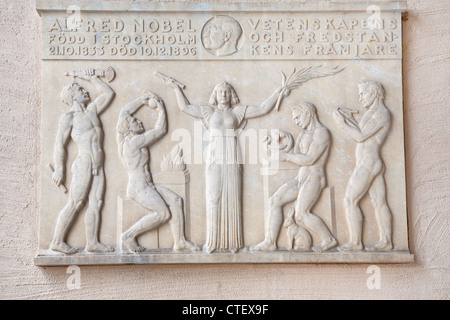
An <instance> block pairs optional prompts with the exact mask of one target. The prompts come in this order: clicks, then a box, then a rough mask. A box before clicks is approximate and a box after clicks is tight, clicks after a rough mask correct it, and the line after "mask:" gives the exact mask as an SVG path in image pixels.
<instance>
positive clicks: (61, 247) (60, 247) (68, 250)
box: [50, 242, 78, 254]
mask: <svg viewBox="0 0 450 320" xmlns="http://www.w3.org/2000/svg"><path fill="white" fill-rule="evenodd" d="M50 249H51V250H53V251H58V252H62V253H65V254H74V253H77V252H78V249H76V248H72V247H71V246H69V245H68V244H67V243H65V242H60V243H55V242H52V244H51V245H50Z"/></svg>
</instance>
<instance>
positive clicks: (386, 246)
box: [366, 241, 393, 251]
mask: <svg viewBox="0 0 450 320" xmlns="http://www.w3.org/2000/svg"><path fill="white" fill-rule="evenodd" d="M392 248H393V247H392V243H391V242H390V241H377V242H375V243H374V244H372V245H368V246H366V250H367V251H390V250H392Z"/></svg>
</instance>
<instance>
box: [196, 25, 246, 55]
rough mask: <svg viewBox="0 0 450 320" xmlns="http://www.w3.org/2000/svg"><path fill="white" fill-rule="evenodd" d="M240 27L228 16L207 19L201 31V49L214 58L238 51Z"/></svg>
mask: <svg viewBox="0 0 450 320" xmlns="http://www.w3.org/2000/svg"><path fill="white" fill-rule="evenodd" d="M241 35H242V27H241V25H240V24H239V22H237V21H236V20H235V19H233V18H232V17H229V16H215V17H213V18H211V19H209V20H208V21H207V22H206V23H205V25H204V27H203V30H202V44H203V47H204V48H205V49H206V50H207V51H208V52H209V53H210V54H212V55H214V56H228V55H231V54H233V53H235V52H236V51H238V50H239V48H238V46H239V39H240V38H241Z"/></svg>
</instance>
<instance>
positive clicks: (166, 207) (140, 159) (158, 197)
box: [117, 92, 200, 253]
mask: <svg viewBox="0 0 450 320" xmlns="http://www.w3.org/2000/svg"><path fill="white" fill-rule="evenodd" d="M144 105H147V106H149V107H150V108H151V109H154V110H156V111H157V112H158V120H157V122H156V125H155V128H154V129H152V130H147V131H146V130H145V129H144V127H143V125H142V122H141V121H140V120H139V119H137V118H135V117H134V116H133V114H134V113H136V112H137V111H138V110H139V109H140V108H141V107H142V106H144ZM166 132H167V119H166V110H165V107H164V103H163V101H162V100H161V98H159V97H158V96H157V95H155V94H153V93H150V92H149V93H148V94H146V95H144V96H142V97H140V98H137V99H135V100H134V101H132V102H130V103H128V104H127V105H125V106H124V107H123V108H122V110H121V111H120V115H119V120H118V122H117V142H118V145H119V155H120V157H121V158H122V161H123V163H124V165H125V168H126V170H127V173H128V186H127V196H128V198H129V199H131V200H134V201H136V202H138V203H139V204H141V205H142V206H143V207H144V208H145V209H146V210H147V211H148V213H147V215H145V216H144V217H142V218H141V219H139V220H138V221H137V222H136V223H135V224H134V225H132V226H131V227H130V228H129V229H128V230H126V231H125V232H124V233H123V234H122V240H123V243H124V244H125V245H126V246H127V247H128V249H129V250H130V251H132V252H135V253H139V252H143V251H145V248H144V247H143V246H141V245H139V243H138V241H137V237H138V236H139V235H141V234H142V233H144V232H147V231H150V230H154V229H156V228H158V227H159V226H161V225H163V224H165V223H167V222H169V223H170V227H171V230H172V234H173V238H174V246H173V250H174V251H182V250H190V251H198V250H200V248H199V247H198V246H196V245H195V244H192V243H191V242H189V241H187V240H186V239H185V236H184V216H183V199H182V198H181V197H180V196H178V195H177V194H176V193H174V192H173V191H171V190H169V189H167V188H165V187H162V186H158V185H155V184H154V183H153V181H152V176H151V173H150V168H149V165H150V152H149V150H148V148H149V147H150V146H151V145H153V144H154V143H155V142H156V141H157V140H158V139H159V138H161V137H162V136H163V135H165V134H166Z"/></svg>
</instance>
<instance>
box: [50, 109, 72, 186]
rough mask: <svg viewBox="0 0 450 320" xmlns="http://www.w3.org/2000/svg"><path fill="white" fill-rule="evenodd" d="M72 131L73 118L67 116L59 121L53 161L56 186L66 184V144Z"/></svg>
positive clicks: (53, 177)
mask: <svg viewBox="0 0 450 320" xmlns="http://www.w3.org/2000/svg"><path fill="white" fill-rule="evenodd" d="M71 129H72V116H71V115H70V114H67V113H66V114H65V115H63V116H62V117H61V119H60V120H59V126H58V132H57V134H56V141H55V147H54V151H53V161H54V165H55V171H54V172H53V176H52V179H53V181H54V182H55V183H56V185H58V186H59V185H60V184H61V183H64V180H65V167H66V166H65V164H66V144H67V140H68V139H69V136H70V132H71Z"/></svg>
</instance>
